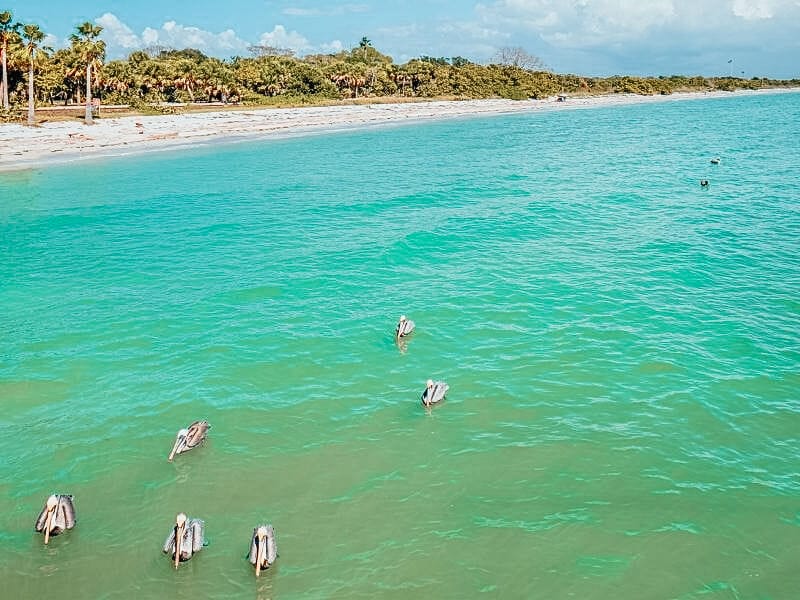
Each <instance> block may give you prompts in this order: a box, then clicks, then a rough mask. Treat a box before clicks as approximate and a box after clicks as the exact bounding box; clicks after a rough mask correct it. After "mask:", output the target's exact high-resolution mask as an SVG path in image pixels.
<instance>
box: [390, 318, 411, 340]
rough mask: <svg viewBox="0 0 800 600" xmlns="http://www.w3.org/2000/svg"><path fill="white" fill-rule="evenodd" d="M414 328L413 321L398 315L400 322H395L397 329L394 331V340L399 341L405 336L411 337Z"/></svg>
mask: <svg viewBox="0 0 800 600" xmlns="http://www.w3.org/2000/svg"><path fill="white" fill-rule="evenodd" d="M414 327H416V325H415V324H414V321H409V320H408V319H406V316H405V315H400V320H399V321H398V322H397V329H395V332H394V337H395V339H397V340H399V339H400V338H404V337H406V336H407V335H411V333H412V332H413V331H414Z"/></svg>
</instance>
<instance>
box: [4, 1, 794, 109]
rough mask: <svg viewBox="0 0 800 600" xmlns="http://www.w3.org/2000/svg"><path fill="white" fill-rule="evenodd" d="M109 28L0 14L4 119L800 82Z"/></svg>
mask: <svg viewBox="0 0 800 600" xmlns="http://www.w3.org/2000/svg"><path fill="white" fill-rule="evenodd" d="M101 31H102V29H101V28H100V27H97V26H95V25H92V24H91V23H84V24H83V25H81V26H80V27H78V28H77V29H76V32H75V34H73V35H72V36H71V38H70V41H71V44H70V47H68V48H64V49H60V50H55V51H54V50H52V49H51V48H46V47H44V46H43V45H42V42H43V39H44V35H43V34H42V32H41V31H40V29H39V27H38V26H36V25H23V24H20V23H14V22H13V19H12V15H11V13H10V12H3V13H0V54H2V65H3V77H2V84H1V85H0V92H2V93H1V94H0V96H2V102H3V108H4V111H5V113H4V114H5V116H6V118H7V119H8V118H20V117H21V115H22V114H23V112H22V111H23V107H25V106H26V105H27V106H28V107H29V108H28V120H29V122H30V123H33V122H34V120H33V110H34V106H46V105H55V104H64V105H68V104H77V105H82V104H85V105H86V119H87V121H90V120H91V118H92V111H91V110H90V106H91V104H92V102H91V101H92V97H96V98H100V99H102V103H103V104H106V105H108V104H127V105H130V106H132V107H134V108H136V109H139V110H147V109H148V108H149V109H153V110H164V108H163V107H164V103H176V102H178V103H190V102H210V101H222V102H239V103H246V104H305V103H319V102H331V101H336V100H342V99H348V98H365V97H366V98H386V97H389V98H396V99H399V98H464V99H467V98H469V99H472V98H496V97H499V98H510V99H519V100H522V99H527V98H542V97H546V96H552V95H556V94H606V93H634V94H670V93H672V92H674V91H682V90H714V89H716V90H734V89H740V88H750V89H754V88H760V87H776V86H785V85H799V84H800V81H798V80H792V81H776V80H771V79H766V78H753V79H750V80H745V79H740V78H733V77H721V78H705V77H684V76H671V77H627V76H626V77H619V76H618V77H608V78H596V77H581V76H577V75H560V74H556V73H552V72H549V71H547V70H544V69H543V68H542V66H541V63H540V61H539V60H538V59H536V57H532V56H530V55H528V54H527V53H525V52H524V51H523V50H521V49H518V48H506V49H503V51H501V52H500V53H498V57H497V58H496V60H495V63H494V64H489V65H481V64H476V63H474V62H471V61H470V60H468V59H465V58H462V57H453V58H434V57H429V56H423V57H420V58H416V59H413V60H410V61H409V62H407V63H405V64H402V65H398V64H395V63H394V61H393V60H392V58H391V57H390V56H387V55H386V54H382V53H381V52H379V51H378V50H377V49H375V48H374V47H373V46H372V43H371V42H370V40H369V39H367V38H363V39H362V40H361V42H360V44H359V45H358V46H357V47H355V48H353V49H352V50H343V51H341V52H338V53H336V54H314V55H308V56H303V57H296V56H294V55H293V53H292V52H291V51H287V50H281V49H277V48H271V47H267V46H255V47H252V48H251V49H250V50H251V54H252V56H250V57H239V56H237V57H234V58H232V59H230V60H220V59H218V58H214V57H210V56H206V55H204V54H203V53H202V52H200V51H199V50H194V49H185V50H172V49H163V48H153V49H149V50H148V51H137V52H133V53H132V54H131V55H130V56H129V57H128V58H127V59H126V60H112V61H108V62H106V60H105V43H104V42H103V41H102V40H101V39H100V34H101Z"/></svg>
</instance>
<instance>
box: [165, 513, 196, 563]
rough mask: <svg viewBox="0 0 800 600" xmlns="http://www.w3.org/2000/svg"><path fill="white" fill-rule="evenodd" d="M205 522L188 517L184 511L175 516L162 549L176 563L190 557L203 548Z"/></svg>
mask: <svg viewBox="0 0 800 600" xmlns="http://www.w3.org/2000/svg"><path fill="white" fill-rule="evenodd" d="M204 530H205V524H204V523H203V521H202V520H200V519H189V518H187V517H186V515H185V514H184V513H178V515H177V516H176V517H175V526H174V527H173V528H172V530H171V531H170V532H169V535H168V536H167V540H166V541H165V542H164V547H163V549H162V551H163V552H164V554H167V555H169V557H170V560H173V561H174V563H175V568H176V569H177V568H178V564H179V563H182V562H186V561H187V560H189V559H191V558H192V557H193V556H194V555H195V553H197V552H199V551H200V550H202V549H203V535H204V532H205V531H204Z"/></svg>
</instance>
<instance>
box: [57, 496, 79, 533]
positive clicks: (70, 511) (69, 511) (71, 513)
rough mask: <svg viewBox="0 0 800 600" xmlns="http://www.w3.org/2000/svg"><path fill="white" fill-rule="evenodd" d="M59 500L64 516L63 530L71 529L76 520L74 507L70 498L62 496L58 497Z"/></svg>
mask: <svg viewBox="0 0 800 600" xmlns="http://www.w3.org/2000/svg"><path fill="white" fill-rule="evenodd" d="M59 500H61V510H62V512H63V515H64V528H65V529H72V528H73V527H75V523H76V522H77V519H76V518H75V505H74V504H73V503H72V496H70V495H68V494H64V495H62V496H59Z"/></svg>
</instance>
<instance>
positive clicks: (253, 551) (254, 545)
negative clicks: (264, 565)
mask: <svg viewBox="0 0 800 600" xmlns="http://www.w3.org/2000/svg"><path fill="white" fill-rule="evenodd" d="M247 560H248V561H250V564H251V565H253V566H255V564H256V560H258V527H256V528H255V529H253V537H252V538H251V539H250V554H248V555H247Z"/></svg>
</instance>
